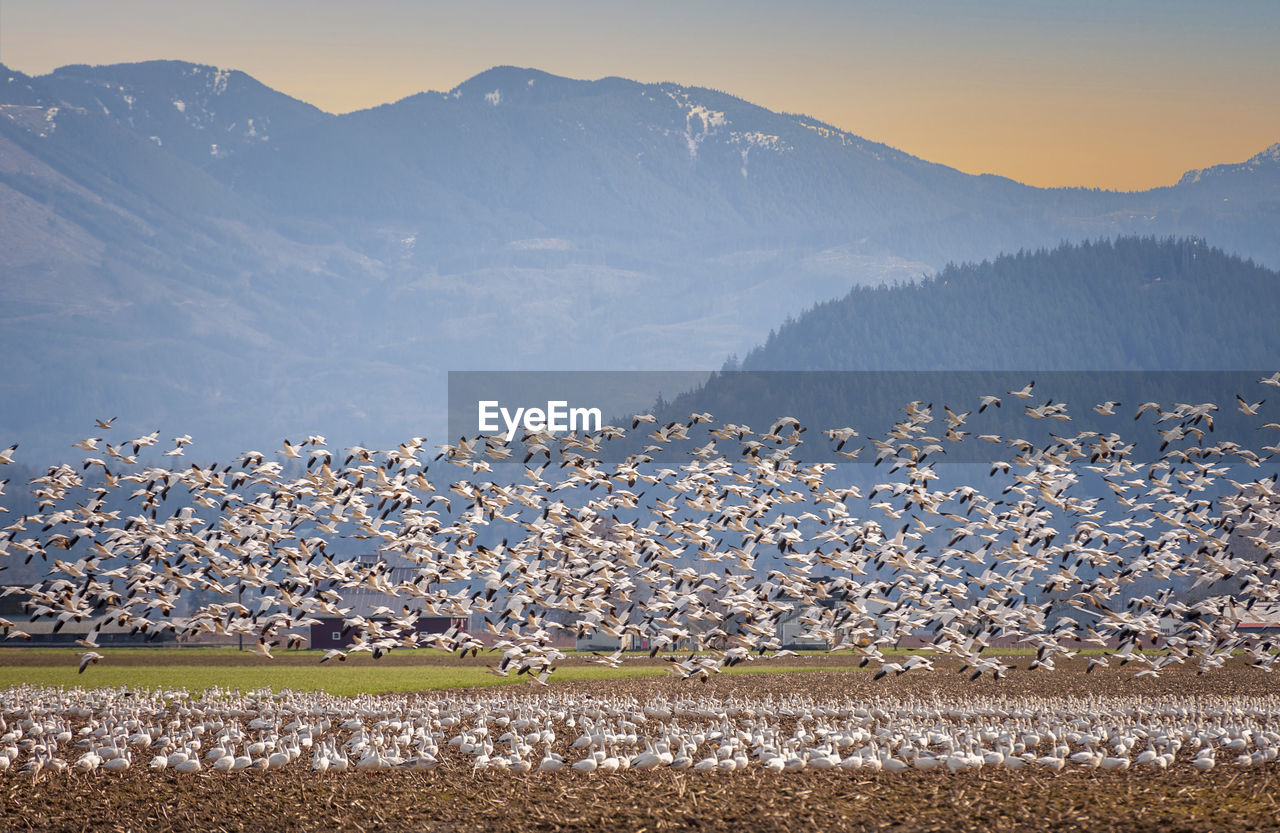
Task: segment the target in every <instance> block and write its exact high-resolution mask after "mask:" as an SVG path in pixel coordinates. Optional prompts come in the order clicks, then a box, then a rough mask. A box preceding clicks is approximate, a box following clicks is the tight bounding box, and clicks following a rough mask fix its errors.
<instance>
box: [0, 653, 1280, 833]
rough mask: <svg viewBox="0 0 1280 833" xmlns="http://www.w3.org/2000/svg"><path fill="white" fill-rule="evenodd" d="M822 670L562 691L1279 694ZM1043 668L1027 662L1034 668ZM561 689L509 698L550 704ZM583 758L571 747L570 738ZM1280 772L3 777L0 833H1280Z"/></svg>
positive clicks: (1072, 674) (1094, 679) (1090, 679)
mask: <svg viewBox="0 0 1280 833" xmlns="http://www.w3.org/2000/svg"><path fill="white" fill-rule="evenodd" d="M846 663H847V660H844V661H842V660H839V659H835V658H822V659H821V660H817V661H816V664H821V665H823V666H830V667H824V668H823V669H822V670H817V671H810V672H808V673H804V674H751V675H734V676H729V675H722V676H719V677H715V678H713V679H712V680H711V681H710V682H708V683H706V684H699V683H693V682H681V681H679V680H675V679H667V678H661V677H659V678H640V679H623V680H584V681H572V682H563V683H558V684H555V685H554V686H553V687H552V689H551V690H555V691H559V692H562V693H563V692H566V691H567V692H572V693H574V694H578V695H581V696H582V697H584V698H586V697H589V696H594V695H599V696H606V695H607V696H615V697H616V696H632V697H636V698H639V699H642V700H643V699H648V698H651V697H654V696H668V697H678V696H682V695H689V694H694V695H696V696H702V695H707V696H711V697H735V696H736V697H751V698H764V697H767V696H770V695H772V696H774V697H782V696H786V695H788V694H791V693H795V692H797V691H798V692H801V693H803V694H804V695H805V696H807V697H809V698H812V699H826V698H831V699H839V700H848V699H855V700H856V699H858V698H860V697H872V696H877V695H879V696H893V697H903V698H907V697H928V696H931V695H934V694H939V695H943V696H948V695H950V696H974V697H979V696H980V697H983V698H992V697H1018V696H1027V695H1050V694H1052V695H1063V694H1079V695H1085V694H1097V695H1105V696H1124V695H1161V694H1177V695H1211V694H1232V695H1251V694H1269V693H1273V692H1275V691H1276V687H1275V684H1274V683H1273V681H1272V678H1271V677H1270V676H1269V675H1266V674H1264V673H1262V672H1259V671H1256V670H1254V669H1251V668H1248V667H1247V666H1244V665H1242V664H1241V665H1235V664H1233V665H1232V666H1231V667H1229V668H1228V669H1226V670H1224V671H1220V672H1216V673H1212V674H1207V675H1197V674H1196V673H1195V672H1194V670H1175V671H1167V672H1165V673H1164V674H1163V675H1162V676H1161V677H1160V678H1159V679H1151V678H1142V679H1136V678H1134V676H1133V675H1132V673H1131V672H1130V671H1129V670H1128V669H1103V670H1102V671H1101V672H1099V673H1095V674H1090V675H1087V676H1086V675H1085V674H1084V672H1083V663H1079V662H1078V661H1077V663H1076V664H1068V666H1067V667H1066V668H1065V669H1062V670H1059V671H1056V672H1054V673H1052V674H1044V673H1040V672H1030V671H1025V670H1018V671H1015V672H1013V673H1012V674H1010V675H1009V677H1008V678H1006V679H1004V680H999V681H995V680H988V679H985V678H984V679H982V680H979V681H976V682H968V681H966V680H965V679H964V678H963V677H961V676H958V675H956V674H954V673H946V672H945V671H940V672H937V673H932V674H920V675H919V676H914V675H911V674H908V675H904V676H901V677H896V678H887V679H884V680H880V681H872V679H871V675H870V674H869V673H867V672H865V671H859V670H854V669H852V668H847V667H840V666H842V665H845V664H846ZM1020 664H1021V666H1022V667H1023V668H1025V665H1026V660H1025V659H1023V660H1021V662H1020ZM544 691H547V689H541V688H538V687H534V686H521V687H518V688H510V689H504V692H509V693H510V695H511V696H516V697H533V698H536V697H539V696H543V692H544ZM562 743H563V744H564V745H565V746H567V743H568V741H567V740H564V741H563V742H562ZM1278 775H1280V766H1277V765H1276V764H1267V765H1263V766H1258V767H1251V768H1238V767H1235V766H1233V765H1231V764H1230V763H1229V762H1224V763H1223V764H1222V765H1219V766H1217V767H1215V768H1214V769H1212V770H1210V771H1208V772H1199V771H1196V770H1194V769H1192V768H1191V767H1190V766H1189V765H1187V764H1185V763H1179V764H1175V765H1174V766H1173V767H1171V768H1170V769H1168V770H1167V771H1161V770H1155V769H1151V768H1148V767H1134V768H1131V769H1129V770H1127V771H1122V772H1104V771H1101V770H1096V769H1083V768H1074V767H1069V768H1068V769H1067V770H1065V771H1064V772H1062V773H1060V774H1054V773H1051V772H1047V771H1045V770H1043V769H1040V768H1036V767H1030V766H1029V767H1025V768H1023V769H1021V770H1019V771H1017V772H1011V771H1007V770H1003V769H991V768H983V769H981V770H977V771H968V772H960V773H951V772H948V771H947V770H946V769H939V770H934V771H929V772H920V771H915V770H908V771H907V772H904V773H901V774H896V775H891V774H887V773H880V772H869V771H866V770H856V771H852V772H848V771H843V770H829V771H824V772H814V771H809V770H806V771H803V772H799V773H778V774H773V773H769V772H766V771H764V770H763V769H762V768H760V767H753V768H750V769H747V770H745V771H740V772H734V773H729V774H725V773H716V772H710V773H701V772H692V771H684V772H675V771H670V770H655V771H652V772H635V771H630V772H619V773H615V774H609V775H602V774H598V773H597V774H591V775H583V774H580V773H578V772H574V771H571V770H568V769H567V768H566V769H565V770H562V771H560V772H557V773H549V774H537V773H532V774H527V775H514V774H510V773H505V772H494V771H480V772H475V771H473V770H472V768H471V767H470V766H469V764H468V761H467V759H466V758H465V756H463V755H461V754H460V753H457V752H451V753H450V757H449V758H448V759H446V760H445V762H444V763H443V764H442V765H441V766H439V767H437V768H436V769H434V770H431V771H429V772H412V771H385V772H347V773H323V774H317V773H314V772H312V771H311V769H310V767H309V766H307V765H305V764H304V763H302V762H296V763H294V764H290V765H289V766H288V767H287V768H285V769H283V770H278V771H277V770H268V771H264V772H253V771H245V772H238V773H207V772H201V773H194V774H179V773H172V772H165V773H158V774H157V773H152V772H148V771H147V770H146V769H145V768H142V767H137V768H134V769H131V770H129V771H127V772H125V773H121V774H115V773H106V772H95V773H89V774H79V773H66V774H61V775H53V776H50V775H42V776H41V777H40V778H38V779H34V780H33V779H32V777H31V776H29V775H23V774H21V773H18V772H16V771H6V772H0V830H42V831H81V830H94V831H106V830H111V831H116V830H119V831H142V830H147V831H151V830H154V831H186V830H227V831H232V830H243V831H259V830H297V831H322V830H352V831H365V830H380V831H404V830H429V831H437V830H438V831H472V830H475V831H481V830H483V831H490V830H492V831H585V830H608V831H622V830H632V831H658V830H703V831H754V830H759V831H788V832H790V831H799V830H841V831H843V830H855V831H863V830H895V831H926V830H938V831H989V830H1084V831H1108V833H1121V831H1160V833H1178V831H1237V830H1241V831H1243V830H1259V831H1261V830H1280V777H1277V776H1278Z"/></svg>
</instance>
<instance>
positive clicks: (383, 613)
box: [310, 555, 470, 650]
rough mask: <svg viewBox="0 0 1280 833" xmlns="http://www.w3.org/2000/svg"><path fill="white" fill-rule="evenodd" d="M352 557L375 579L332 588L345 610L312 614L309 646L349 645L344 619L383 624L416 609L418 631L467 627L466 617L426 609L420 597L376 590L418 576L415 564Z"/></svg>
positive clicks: (319, 647)
mask: <svg viewBox="0 0 1280 833" xmlns="http://www.w3.org/2000/svg"><path fill="white" fill-rule="evenodd" d="M356 560H357V562H359V564H360V565H361V566H362V567H365V568H368V569H369V572H370V573H371V574H374V575H376V576H377V580H376V581H374V582H368V583H365V584H362V585H360V586H358V587H348V588H336V589H337V590H338V592H339V593H340V594H341V599H340V600H339V601H338V603H337V606H338V607H339V608H340V609H341V610H343V611H345V617H339V616H313V617H312V618H314V619H316V620H317V622H316V623H315V624H313V625H311V629H310V647H311V648H313V649H324V650H328V649H330V648H345V647H347V646H349V645H350V644H351V643H352V639H353V636H354V634H353V631H351V630H350V629H347V628H346V626H345V624H344V618H354V617H362V618H364V619H368V620H370V621H374V622H379V623H383V624H385V623H387V622H389V621H390V619H391V616H392V615H396V616H399V615H400V614H403V613H406V612H407V613H410V614H412V613H414V612H417V613H418V614H419V615H418V618H417V621H416V622H415V624H414V630H415V631H416V632H418V633H445V632H447V631H449V630H450V629H453V630H454V631H455V632H466V631H468V630H470V628H469V625H468V619H467V617H466V616H450V615H441V614H440V612H438V611H429V610H427V606H426V604H425V603H424V602H423V601H422V600H420V599H406V598H404V597H399V596H395V595H392V594H391V593H388V592H386V591H384V590H380V589H378V588H379V587H386V588H388V589H389V588H390V587H392V586H394V585H397V584H404V583H408V582H412V581H413V580H414V579H415V578H417V577H418V570H417V568H416V567H415V566H413V565H402V564H397V563H395V562H393V561H390V560H387V559H383V558H380V557H378V556H373V555H364V556H360V557H358V558H357V559H356ZM389 612H390V613H389Z"/></svg>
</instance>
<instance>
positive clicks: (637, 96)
mask: <svg viewBox="0 0 1280 833" xmlns="http://www.w3.org/2000/svg"><path fill="white" fill-rule="evenodd" d="M54 76H56V77H54ZM530 81H532V82H533V83H532V85H530V83H529V82H530ZM495 92H496V93H497V95H494V93H495ZM455 93H457V94H458V95H457V96H455V95H454V94H455ZM124 96H130V97H131V98H132V99H133V103H132V109H131V107H130V104H129V103H128V102H127V101H126V99H125V98H124ZM175 100H177V101H181V102H183V107H182V108H178V107H177V106H176V105H175V103H174V102H175ZM248 118H253V119H254V122H253V130H252V131H250V129H249V124H248V121H247V119H248ZM259 125H267V126H269V128H270V129H269V130H266V131H265V134H264V133H263V132H261V131H257V127H258V126H259ZM156 131H160V132H156ZM161 133H163V135H161ZM214 134H216V138H213V137H214ZM153 136H155V137H157V138H158V139H159V141H158V142H157V141H155V140H153V138H152V137H153ZM264 136H265V138H264ZM214 144H217V145H218V152H216V153H214V152H211V146H212V145H214ZM1254 167H1255V168H1257V167H1258V166H1254ZM1264 167H1265V166H1264ZM1267 170H1269V168H1267ZM1224 197H1225V198H1226V199H1225V201H1224ZM1277 218H1280V182H1275V181H1273V179H1272V178H1270V177H1269V176H1266V171H1261V173H1259V170H1254V171H1245V170H1239V171H1235V172H1233V173H1230V174H1229V175H1223V176H1208V177H1202V178H1201V180H1200V181H1199V182H1196V183H1191V184H1188V185H1184V186H1167V187H1164V188H1161V189H1154V190H1152V191H1149V192H1141V193H1137V194H1125V193H1118V192H1102V191H1090V190H1086V189H1058V190H1045V189H1036V188H1033V187H1031V186H1026V185H1022V184H1020V183H1016V182H1014V181H1012V180H1009V179H1006V178H1002V177H997V176H991V175H984V176H973V175H969V174H965V173H962V172H960V171H957V170H955V169H953V168H948V167H946V166H944V165H940V164H938V163H934V162H929V161H927V160H922V159H918V158H916V157H914V156H911V155H910V154H906V153H903V152H901V151H897V150H894V149H892V148H888V147H887V146H884V145H881V144H878V143H875V142H872V141H869V140H865V139H861V138H860V137H857V136H855V135H854V134H852V133H848V132H846V131H841V130H837V129H835V128H833V127H831V126H830V125H825V124H823V123H821V122H819V121H818V120H816V119H810V118H808V117H806V116H793V115H788V114H782V113H777V112H773V111H770V110H767V109H765V108H762V107H759V106H757V105H754V104H752V103H751V102H748V101H745V100H743V99H739V98H737V97H734V96H732V95H731V94H728V93H723V92H719V91H715V90H707V89H704V88H697V87H687V86H682V85H680V84H675V83H669V82H668V83H663V84H643V83H641V82H636V81H629V80H627V79H622V78H617V77H610V78H605V79H600V80H596V81H583V80H575V79H565V78H562V77H560V76H555V75H552V74H550V73H543V72H541V71H538V70H530V69H524V68H519V67H498V68H495V69H494V70H490V71H487V72H486V73H479V74H477V75H475V76H473V77H472V78H470V79H467V80H466V81H464V82H462V83H461V84H459V85H458V86H457V87H455V88H453V90H450V91H445V92H424V93H418V94H415V95H413V96H408V97H405V98H403V99H400V100H399V101H397V102H391V103H388V104H384V105H381V106H379V107H375V108H368V109H365V110H360V111H355V112H352V113H348V114H339V115H334V114H325V113H323V112H321V111H319V110H318V109H316V108H312V107H311V106H310V105H307V104H306V103H305V102H298V101H297V100H296V99H292V98H290V97H288V96H285V95H283V94H279V93H275V91H271V90H269V88H266V87H263V86H262V85H260V84H258V82H256V81H255V80H254V79H252V78H251V77H250V76H247V75H243V76H242V74H237V73H235V72H233V71H223V70H218V69H216V68H212V67H204V66H201V65H197V64H186V63H183V62H176V63H171V62H146V63H142V64H135V65H128V66H126V67H125V68H119V67H116V68H111V67H107V68H93V67H85V66H83V65H81V66H77V67H73V68H69V69H68V68H62V69H60V70H56V71H55V72H54V73H51V74H50V75H49V76H39V77H36V78H28V77H27V76H24V75H22V74H21V73H17V72H15V71H13V70H10V69H8V68H0V220H2V221H3V222H0V250H2V251H6V252H7V253H9V257H8V259H7V260H6V261H5V262H4V263H3V264H0V273H2V277H3V279H2V280H0V302H2V303H0V349H3V351H4V353H5V355H7V356H13V357H15V359H14V362H15V364H16V365H18V366H19V371H18V377H17V379H16V381H15V383H14V387H13V390H12V394H13V395H12V397H9V398H7V401H6V403H5V405H4V406H3V407H0V436H6V437H11V438H12V440H19V441H22V442H23V443H24V447H30V448H37V449H42V450H44V451H49V450H50V449H52V450H54V451H56V450H57V449H59V448H65V447H66V445H67V444H69V443H70V442H72V441H74V440H75V439H78V438H79V437H77V436H76V435H77V433H78V432H80V431H81V430H83V429H84V428H85V427H86V426H91V425H92V424H93V423H92V420H93V418H97V417H101V416H102V415H103V414H108V413H109V412H113V413H118V412H121V411H124V410H125V409H126V408H129V409H132V410H133V411H135V412H137V418H138V419H139V420H140V421H141V422H142V423H143V424H142V425H141V426H140V430H143V429H145V431H150V430H153V429H154V427H155V425H149V424H147V423H152V422H155V423H157V424H164V425H166V426H170V425H171V426H172V427H173V429H174V430H175V432H177V433H183V432H186V431H188V430H190V431H192V433H196V432H197V431H199V432H203V433H204V434H205V436H208V437H211V438H213V440H212V441H214V442H218V443H224V444H225V445H226V446H227V447H230V448H231V450H239V449H236V448H234V447H235V446H237V445H240V444H241V443H242V442H243V443H254V442H257V441H258V440H257V439H256V437H258V436H259V435H260V434H259V432H261V431H264V430H265V431H267V432H268V433H269V434H276V433H279V434H282V435H290V434H295V433H297V431H323V432H325V433H328V434H332V435H334V436H347V437H349V438H352V439H354V440H355V441H365V442H369V443H374V442H391V441H399V440H401V439H403V438H404V437H406V436H412V435H415V434H423V433H427V432H428V431H429V430H430V427H431V426H438V425H439V424H440V420H439V419H438V417H439V416H440V415H441V413H442V412H443V408H442V407H441V405H440V396H441V391H442V390H443V374H444V371H446V370H448V369H457V368H462V367H467V368H492V369H535V368H557V367H558V368H565V369H655V368H668V369H669V368H679V367H685V368H689V367H701V368H705V369H710V368H713V367H717V366H719V365H720V364H721V362H722V361H723V360H724V358H725V356H727V355H729V354H731V353H737V354H744V353H745V352H746V351H747V350H749V349H750V348H751V347H752V346H753V345H755V344H756V343H758V342H759V341H761V340H762V338H763V334H764V333H766V332H768V331H769V329H770V328H774V327H777V326H778V325H779V324H780V323H781V322H782V320H783V319H784V318H785V317H786V316H787V315H788V314H793V315H798V314H800V313H802V312H803V311H804V310H806V309H808V308H809V307H811V306H813V305H814V304H815V303H818V302H821V301H824V300H829V299H831V298H836V297H841V296H843V295H845V294H846V293H847V292H848V291H849V288H850V287H851V286H857V285H880V284H891V283H893V282H895V281H896V282H905V281H909V280H912V279H915V278H918V277H919V276H921V275H925V274H933V273H935V272H937V271H938V270H940V269H942V268H943V267H944V266H945V264H946V263H948V262H951V261H955V262H962V261H981V260H982V259H984V258H989V257H994V256H995V255H997V254H999V253H1000V252H1002V251H1010V250H1017V249H1019V248H1032V249H1034V248H1036V247H1043V246H1053V245H1056V244H1057V243H1058V242H1060V241H1061V240H1064V239H1066V240H1085V239H1096V238H1099V237H1114V236H1118V235H1128V234H1145V235H1160V236H1167V235H1181V236H1185V235H1198V236H1202V237H1204V238H1206V239H1208V240H1209V241H1210V243H1211V244H1213V245H1217V246H1221V247H1223V248H1225V249H1228V250H1230V251H1233V252H1237V253H1240V254H1242V255H1244V256H1248V257H1254V258H1256V259H1258V260H1259V262H1263V263H1268V264H1271V265H1277V264H1280V240H1278V239H1277V235H1276V234H1275V228H1277V227H1280V220H1278V219H1277ZM86 356H87V357H91V358H90V359H86V358H85V357H86ZM246 368H247V370H246ZM124 423H125V420H122V423H121V424H122V425H123V424H124ZM64 441H65V442H64Z"/></svg>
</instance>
